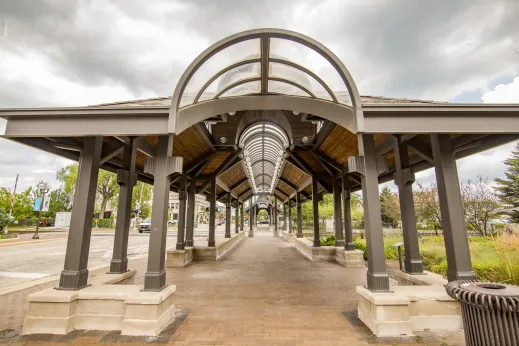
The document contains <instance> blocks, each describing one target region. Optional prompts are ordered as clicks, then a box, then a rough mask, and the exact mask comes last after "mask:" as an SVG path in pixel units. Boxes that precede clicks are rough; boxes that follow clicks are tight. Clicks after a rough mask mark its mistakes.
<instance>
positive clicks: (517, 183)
mask: <svg viewBox="0 0 519 346" xmlns="http://www.w3.org/2000/svg"><path fill="white" fill-rule="evenodd" d="M505 165H507V166H508V168H507V169H506V171H505V179H499V178H496V183H497V185H498V186H496V191H497V195H498V196H499V198H500V199H501V201H502V202H503V203H506V204H509V205H512V206H514V207H519V142H518V143H517V144H516V145H515V150H512V156H511V157H509V158H507V159H506V160H505Z"/></svg>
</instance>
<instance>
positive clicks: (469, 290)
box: [445, 281, 519, 346]
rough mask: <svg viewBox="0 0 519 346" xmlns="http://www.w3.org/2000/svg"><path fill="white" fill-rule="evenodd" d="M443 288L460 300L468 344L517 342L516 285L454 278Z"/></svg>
mask: <svg viewBox="0 0 519 346" xmlns="http://www.w3.org/2000/svg"><path fill="white" fill-rule="evenodd" d="M445 289H446V290H447V294H448V295H449V296H451V297H452V298H454V299H456V300H457V301H459V302H460V305H461V316H462V318H463V327H464V331H465V342H466V343H467V345H469V346H485V345H489V346H490V345H492V346H517V345H519V287H518V286H512V285H504V284H496V283H490V282H479V281H453V282H449V283H448V284H447V286H446V288H445Z"/></svg>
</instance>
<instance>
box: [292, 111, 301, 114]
mask: <svg viewBox="0 0 519 346" xmlns="http://www.w3.org/2000/svg"><path fill="white" fill-rule="evenodd" d="M292 113H294V115H299V114H301V112H299V111H292Z"/></svg>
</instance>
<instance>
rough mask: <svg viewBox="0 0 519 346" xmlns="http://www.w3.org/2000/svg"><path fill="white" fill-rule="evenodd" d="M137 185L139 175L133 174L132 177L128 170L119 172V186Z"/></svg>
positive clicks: (119, 170)
mask: <svg viewBox="0 0 519 346" xmlns="http://www.w3.org/2000/svg"><path fill="white" fill-rule="evenodd" d="M136 183H137V173H133V174H132V175H131V177H130V171H128V170H126V169H118V170H117V184H119V185H125V186H131V187H133V186H135V184H136Z"/></svg>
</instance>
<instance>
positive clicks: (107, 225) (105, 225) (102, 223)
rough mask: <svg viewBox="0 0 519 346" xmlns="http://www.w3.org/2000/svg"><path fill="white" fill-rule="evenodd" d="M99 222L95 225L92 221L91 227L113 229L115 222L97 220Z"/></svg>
mask: <svg viewBox="0 0 519 346" xmlns="http://www.w3.org/2000/svg"><path fill="white" fill-rule="evenodd" d="M97 220H99V222H98V223H97V226H96V223H95V222H94V221H93V220H92V227H99V228H115V220H114V219H97Z"/></svg>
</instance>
